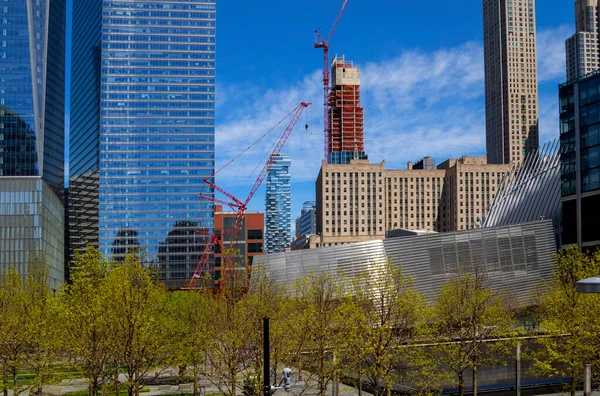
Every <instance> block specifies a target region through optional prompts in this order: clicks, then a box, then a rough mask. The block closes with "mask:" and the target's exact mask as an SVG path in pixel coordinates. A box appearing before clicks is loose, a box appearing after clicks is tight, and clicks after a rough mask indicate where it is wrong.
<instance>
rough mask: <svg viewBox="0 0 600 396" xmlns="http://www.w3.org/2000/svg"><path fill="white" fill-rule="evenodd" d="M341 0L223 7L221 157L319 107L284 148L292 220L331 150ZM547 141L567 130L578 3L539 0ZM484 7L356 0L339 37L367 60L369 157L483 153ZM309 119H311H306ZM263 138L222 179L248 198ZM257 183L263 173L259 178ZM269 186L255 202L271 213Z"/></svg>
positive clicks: (342, 47)
mask: <svg viewBox="0 0 600 396" xmlns="http://www.w3.org/2000/svg"><path fill="white" fill-rule="evenodd" d="M341 4H342V0H304V1H288V0H277V1H275V0H264V1H258V2H249V1H237V0H223V1H221V2H220V3H218V12H217V164H222V163H223V162H224V161H226V159H228V158H230V157H232V156H233V155H234V153H236V152H239V151H241V150H242V149H243V148H244V147H245V146H246V145H247V144H248V143H249V142H250V141H252V140H253V137H255V136H256V137H258V136H259V135H260V134H261V133H262V132H264V131H266V130H268V129H269V128H270V127H271V126H272V125H274V124H275V123H276V122H277V120H278V119H279V118H280V117H281V116H282V115H284V114H286V113H287V112H289V111H290V110H291V109H292V108H293V107H294V106H295V105H296V104H297V103H298V102H300V101H301V100H304V101H312V102H313V103H314V105H313V108H312V110H311V111H309V112H308V115H309V117H308V120H309V124H310V125H311V128H312V129H314V132H315V133H314V135H310V134H308V133H306V132H305V131H304V128H303V125H304V123H305V118H304V117H303V119H302V120H301V121H300V122H299V125H298V127H297V128H296V129H295V131H294V132H293V135H292V137H291V138H290V140H288V142H287V144H286V146H285V147H284V150H283V152H284V153H285V154H287V155H289V156H290V157H291V158H292V168H291V173H292V180H293V182H292V194H293V208H294V212H293V218H296V217H297V216H298V214H299V212H300V208H301V206H302V203H303V202H304V201H305V200H314V180H315V179H316V176H317V174H318V171H319V168H320V165H321V163H320V161H321V158H322V152H323V148H322V140H323V139H322V90H321V65H322V51H321V50H317V49H315V48H313V40H314V34H313V31H314V29H315V28H317V27H319V26H320V25H323V27H322V28H321V31H322V33H323V34H327V33H328V32H329V29H330V27H331V25H332V23H333V22H334V20H335V17H336V15H337V12H338V10H339V7H340V6H341ZM536 13H537V32H538V36H537V43H538V73H539V80H540V86H539V94H540V104H539V108H540V133H541V137H540V142H541V143H543V142H545V141H548V140H551V139H553V138H555V137H557V136H558V132H557V127H558V115H557V96H558V94H557V84H558V83H560V82H563V81H564V79H565V66H564V62H565V59H564V40H565V39H566V38H567V37H568V36H570V35H571V34H572V33H573V31H574V15H573V1H565V0H561V1H558V0H538V1H537V4H536ZM481 15H482V11H481V1H479V0H468V1H467V0H454V1H447V0H445V1H442V0H430V1H428V2H423V3H421V2H407V1H398V0H394V1H388V0H385V1H383V0H379V1H365V0H350V1H349V2H348V6H347V8H346V11H345V13H344V15H343V17H342V19H341V21H340V23H339V25H338V28H337V30H336V32H335V35H334V37H333V39H332V41H331V50H330V52H331V55H334V54H336V53H338V54H345V56H346V59H347V60H352V61H354V63H355V65H356V66H358V67H360V68H361V72H362V78H361V93H362V98H361V99H362V105H363V107H364V108H365V150H366V151H367V153H368V155H369V159H370V160H371V162H379V161H382V160H385V161H386V167H387V168H388V169H394V168H395V169H398V168H400V169H405V168H406V162H407V161H414V160H417V159H419V158H421V157H423V156H425V155H431V156H433V157H434V158H436V161H437V162H438V163H439V162H441V161H443V160H444V159H446V158H448V157H450V156H460V155H462V154H472V155H477V154H479V155H483V154H485V106H484V72H483V48H482V47H483V38H482V37H483V33H482V16H481ZM300 124H301V125H300ZM268 147H269V145H268V144H265V145H262V146H260V148H259V149H257V150H256V151H254V152H251V154H250V155H249V156H244V157H242V158H240V160H238V161H236V163H234V164H237V166H232V169H231V170H226V171H224V172H223V173H221V174H220V175H221V176H220V178H219V179H218V180H217V182H218V183H220V184H221V185H224V186H225V187H226V188H229V189H230V191H232V192H233V193H234V195H235V194H236V193H237V194H239V195H240V196H242V197H243V196H245V194H247V191H248V188H249V186H244V184H245V182H247V180H248V179H247V176H248V175H249V174H250V173H251V172H252V171H253V170H254V168H255V166H256V164H257V163H258V158H262V154H263V152H266V151H267V150H268ZM250 180H253V179H250ZM263 208H264V193H263V192H259V193H258V194H257V195H256V196H255V198H254V199H253V201H252V202H251V204H250V209H252V210H264V209H263Z"/></svg>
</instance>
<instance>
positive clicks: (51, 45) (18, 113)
mask: <svg viewBox="0 0 600 396" xmlns="http://www.w3.org/2000/svg"><path fill="white" fill-rule="evenodd" d="M65 19H66V2H65V0H52V1H49V0H42V1H37V2H32V1H26V0H11V1H9V2H3V3H2V5H1V6H0V32H2V35H0V272H4V271H6V270H7V269H8V266H9V265H14V266H15V267H16V268H17V270H18V271H19V272H20V273H22V274H25V273H26V272H27V263H28V261H29V260H30V259H31V258H33V255H40V254H41V255H43V256H44V258H45V260H46V262H47V263H48V265H49V273H50V280H51V286H52V287H54V288H56V287H58V285H59V284H60V283H61V282H62V281H63V280H64V269H65V268H64V265H65V263H64V214H65V213H64V136H65V135H64V104H65V102H64V97H65V84H64V83H65V26H66V21H65Z"/></svg>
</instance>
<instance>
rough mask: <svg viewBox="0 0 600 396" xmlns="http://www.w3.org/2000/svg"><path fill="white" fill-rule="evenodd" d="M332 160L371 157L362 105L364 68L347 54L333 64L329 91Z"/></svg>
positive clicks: (329, 160)
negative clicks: (361, 93)
mask: <svg viewBox="0 0 600 396" xmlns="http://www.w3.org/2000/svg"><path fill="white" fill-rule="evenodd" d="M329 122H330V125H329V134H328V135H329V142H328V149H329V150H328V151H329V153H328V163H330V164H348V163H350V160H351V159H367V155H366V154H365V146H364V116H363V108H362V107H361V106H360V69H359V68H357V67H354V65H353V64H352V62H346V61H345V59H344V56H343V55H342V56H341V57H337V56H336V57H335V58H334V59H333V62H332V63H331V90H330V93H329Z"/></svg>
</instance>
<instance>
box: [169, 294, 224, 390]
mask: <svg viewBox="0 0 600 396" xmlns="http://www.w3.org/2000/svg"><path fill="white" fill-rule="evenodd" d="M211 300H212V296H211V295H210V294H209V293H208V292H206V291H202V290H199V291H193V292H182V291H177V292H172V293H170V294H169V295H168V297H167V301H166V312H168V313H169V314H170V315H171V317H172V320H173V325H174V332H175V334H176V336H177V338H176V340H175V344H174V345H173V349H174V352H175V355H176V357H175V360H176V361H177V363H178V364H179V365H180V367H182V366H186V367H190V368H191V371H192V376H193V379H194V389H193V393H194V396H196V395H197V394H198V375H199V374H200V370H201V367H202V364H205V363H206V360H207V354H208V350H209V346H210V345H211V341H212V339H213V333H212V332H211V330H212V326H211V318H212V314H211V304H212V301H211Z"/></svg>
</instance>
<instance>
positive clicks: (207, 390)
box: [8, 378, 600, 396]
mask: <svg viewBox="0 0 600 396" xmlns="http://www.w3.org/2000/svg"><path fill="white" fill-rule="evenodd" d="M120 379H121V380H122V381H125V378H120ZM199 385H200V386H203V387H204V394H205V395H210V394H222V392H221V391H220V390H219V388H218V387H217V386H216V385H214V384H212V383H209V382H207V381H200V383H199ZM305 386H306V382H305V381H299V380H297V379H296V378H292V389H291V391H290V392H286V391H284V390H283V389H281V390H276V391H275V392H274V395H275V396H278V395H279V396H283V395H288V396H298V395H300V393H301V392H302V390H303V389H304V388H305ZM147 387H148V388H149V389H150V391H149V392H141V393H140V396H166V395H183V394H191V393H192V391H193V384H192V383H186V384H181V385H150V386H147ZM339 388H340V394H339V396H357V395H358V389H356V388H353V387H351V386H348V385H344V384H340V386H339ZM87 390H88V385H87V383H86V382H85V380H83V379H72V380H64V381H62V383H61V384H60V385H52V386H47V387H44V389H43V391H44V395H64V394H65V393H69V392H78V391H87ZM317 393H318V392H317V388H316V387H315V386H310V387H309V388H308V389H306V390H305V391H304V392H303V393H302V395H303V396H304V395H306V396H314V395H316V394H317ZM8 394H9V396H13V391H12V390H11V391H9V392H8ZM332 394H333V393H332V384H331V383H330V384H329V387H328V392H327V395H332ZM362 394H363V395H364V396H372V395H371V394H370V393H367V392H364V391H363V392H362ZM121 395H122V396H127V393H126V392H122V393H121ZM20 396H29V392H28V391H26V392H21V393H20ZM238 396H241V392H239V391H238ZM598 396H600V395H598Z"/></svg>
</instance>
